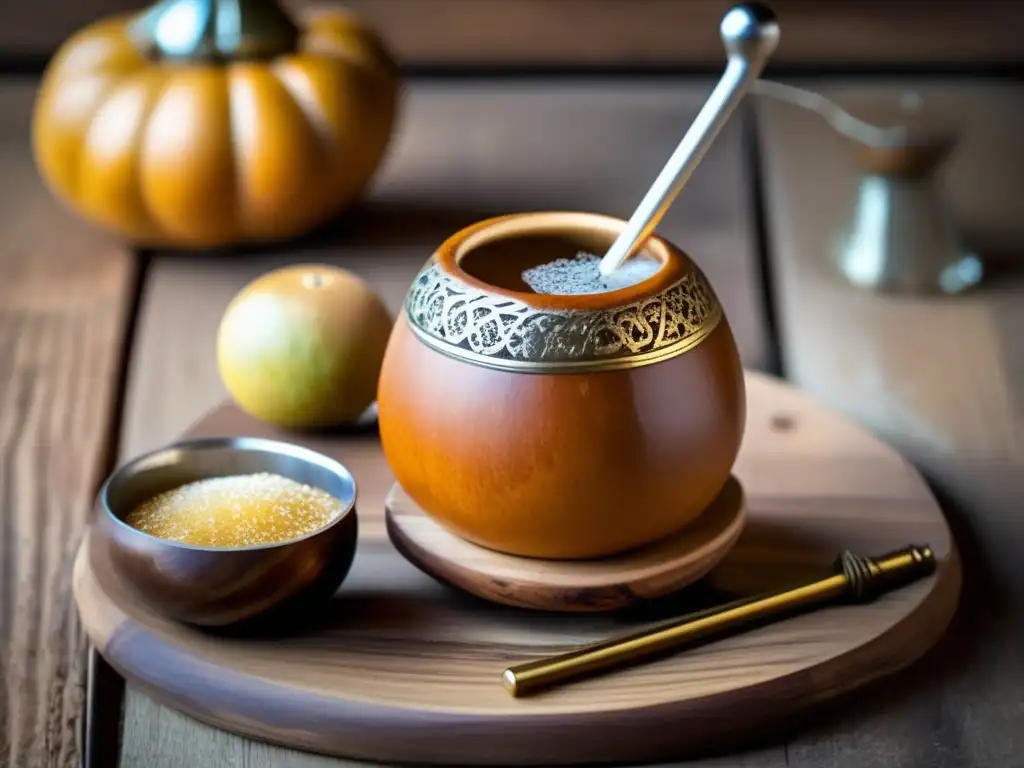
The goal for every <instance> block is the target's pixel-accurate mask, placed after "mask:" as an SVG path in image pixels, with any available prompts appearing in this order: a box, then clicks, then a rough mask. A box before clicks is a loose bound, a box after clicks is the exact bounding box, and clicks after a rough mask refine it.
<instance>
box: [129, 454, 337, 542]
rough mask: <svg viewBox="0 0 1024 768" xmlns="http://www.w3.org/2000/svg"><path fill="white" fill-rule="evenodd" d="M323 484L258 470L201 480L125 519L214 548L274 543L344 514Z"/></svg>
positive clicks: (166, 494)
mask: <svg viewBox="0 0 1024 768" xmlns="http://www.w3.org/2000/svg"><path fill="white" fill-rule="evenodd" d="M342 508H343V505H342V502H341V501H340V500H339V499H337V498H335V497H334V496H332V495H331V494H329V493H327V492H326V491H322V490H320V489H319V488H313V487H311V486H309V485H304V484H302V483H298V482H296V481H294V480H291V479H289V478H286V477H282V476H280V475H276V474H272V473H269V472H259V473H255V474H250V475H229V476H227V477H214V478H208V479H204V480H197V481H196V482H193V483H187V484H186V485H182V486H179V487H178V488H174V489H172V490H170V491H165V492H164V493H161V494H159V495H158V496H154V497H153V498H152V499H149V500H148V501H146V502H144V503H143V504H141V505H140V506H138V507H137V508H136V509H134V510H132V512H131V513H130V514H129V515H128V516H127V517H126V518H125V522H126V523H128V525H130V526H132V527H133V528H137V529H138V530H140V531H143V532H144V533H148V534H150V535H152V536H157V537H159V538H162V539H170V540H173V541H180V542H183V543H186V544H195V545H199V546H210V547H244V546H253V545H259V544H271V543H275V542H280V541H287V540H288V539H295V538H299V537H301V536H305V535H307V534H309V533H312V532H313V531H315V530H317V529H318V528H322V527H323V526H324V525H326V524H327V523H329V522H330V521H331V520H333V519H334V518H336V517H337V516H338V515H339V514H341V512H342Z"/></svg>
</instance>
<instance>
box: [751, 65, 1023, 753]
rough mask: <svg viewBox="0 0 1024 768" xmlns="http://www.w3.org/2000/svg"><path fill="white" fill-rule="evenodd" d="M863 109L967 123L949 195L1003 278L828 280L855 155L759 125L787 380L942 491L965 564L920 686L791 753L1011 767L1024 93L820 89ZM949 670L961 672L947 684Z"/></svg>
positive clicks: (823, 136) (951, 86) (931, 87)
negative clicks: (969, 281)
mask: <svg viewBox="0 0 1024 768" xmlns="http://www.w3.org/2000/svg"><path fill="white" fill-rule="evenodd" d="M802 85H804V86H805V87H811V88H818V89H821V90H822V91H823V92H825V93H826V94H828V95H831V96H833V97H834V98H837V99H840V100H841V102H842V103H844V104H845V105H847V106H848V107H850V108H853V109H857V110H860V109H874V108H876V107H878V106H879V105H880V104H882V102H881V101H880V100H881V99H886V98H889V97H891V96H893V95H895V94H898V93H900V92H901V91H902V90H904V89H905V88H908V89H918V90H919V91H920V92H921V93H922V94H923V95H924V96H925V99H926V100H927V103H929V104H931V105H932V106H933V108H934V109H935V110H936V114H937V115H939V116H942V117H948V116H950V115H955V116H958V117H960V118H962V119H963V120H964V122H965V133H964V139H963V140H964V144H963V146H962V147H961V148H960V150H959V151H958V153H957V154H956V155H954V156H953V157H952V158H951V159H950V162H949V165H948V168H947V169H946V174H945V176H944V183H945V186H946V190H947V192H948V195H949V197H950V200H951V205H952V210H953V213H954V217H955V218H956V220H957V221H958V223H959V225H960V226H961V227H962V228H963V229H964V230H965V231H966V232H968V233H969V236H970V239H971V241H972V242H973V243H976V244H977V245H978V248H979V249H980V251H981V253H982V255H983V256H985V255H987V256H989V257H991V258H992V260H993V264H994V265H995V266H996V267H997V270H996V271H997V274H996V275H995V276H994V277H993V279H992V280H991V281H990V282H988V283H987V284H985V285H983V286H982V287H981V289H980V290H978V291H976V292H975V293H973V294H971V295H965V296H962V297H958V298H926V297H916V296H903V297H900V296H889V297H885V296H880V295H877V294H875V293H872V292H862V291H860V290H856V289H854V288H852V287H850V286H849V285H847V284H845V283H844V282H842V281H841V280H840V279H839V278H838V277H837V276H836V273H835V271H834V270H832V269H831V268H830V263H829V261H828V257H827V253H828V246H829V238H830V235H831V233H832V232H834V231H835V229H836V227H837V226H838V225H839V222H840V221H841V219H842V216H843V215H844V213H843V212H844V210H846V206H847V205H848V204H849V203H850V201H851V199H852V194H853V192H854V189H855V183H856V172H855V168H854V163H853V158H852V157H851V155H850V154H849V147H848V146H847V145H846V144H845V143H844V142H843V140H841V139H840V138H839V137H837V136H836V135H835V134H834V133H833V132H832V131H831V129H830V128H828V127H827V126H826V125H825V124H824V122H822V121H820V120H818V119H817V118H816V117H814V116H812V115H810V114H807V113H803V112H801V111H799V110H796V109H794V108H792V107H789V106H787V105H783V104H778V103H770V102H762V103H761V104H760V105H759V107H760V117H761V127H762V129H763V157H764V163H765V195H766V199H767V212H768V229H769V232H770V233H771V241H770V250H771V253H772V264H773V267H774V270H773V273H774V279H775V283H776V299H777V301H776V304H777V306H778V313H779V325H780V335H781V340H780V343H781V346H782V351H783V359H784V362H785V368H786V372H787V374H788V375H789V376H790V377H791V378H792V379H793V380H794V381H795V382H796V383H797V384H798V385H800V386H802V387H804V388H805V389H807V390H808V391H810V392H811V393H812V394H814V395H816V396H817V397H818V398H819V399H821V400H822V401H824V402H825V403H827V404H829V405H831V406H832V407H834V408H836V409H838V410H839V411H841V412H844V413H846V414H848V415H850V416H852V417H854V418H855V419H857V420H859V421H860V422H861V423H862V424H864V425H866V426H868V427H870V428H871V429H873V430H874V431H875V432H876V433H877V434H879V435H881V436H882V437H883V438H885V439H886V440H888V441H889V442H890V443H891V444H892V445H894V446H895V447H896V448H897V449H899V450H901V451H902V452H903V453H904V455H905V456H907V457H908V458H909V459H910V460H912V461H914V462H915V463H916V464H917V465H918V466H920V467H921V469H922V470H923V471H924V472H925V473H926V475H927V476H928V477H929V479H930V481H931V482H932V484H933V486H934V487H935V488H936V489H937V491H938V492H939V494H940V495H941V497H942V498H943V499H944V500H945V501H946V503H947V508H948V510H949V512H950V515H951V517H952V519H953V522H954V523H955V527H956V528H957V533H958V535H959V538H960V546H961V547H962V549H964V550H965V560H966V565H965V573H966V579H967V581H966V585H965V595H964V598H963V600H962V603H961V605H962V614H961V616H960V617H959V622H958V625H957V626H956V627H954V630H953V631H952V632H951V633H950V636H949V638H948V640H947V642H946V643H944V644H943V646H942V647H940V648H939V649H938V650H937V651H936V653H935V654H933V656H932V658H931V659H930V660H929V661H928V662H927V663H925V664H922V665H921V666H920V667H919V668H918V669H917V670H915V671H914V672H913V673H911V674H909V675H907V676H905V677H904V678H902V679H901V680H896V681H894V682H893V683H892V684H891V685H890V686H887V687H886V688H885V689H884V690H879V691H875V692H874V693H872V694H869V695H866V696H865V697H864V698H863V699H862V700H861V703H860V704H859V705H858V706H857V707H856V709H858V710H859V712H858V713H857V714H856V715H854V716H852V717H847V718H844V719H843V720H841V721H838V722H837V721H834V720H833V721H832V722H828V721H826V722H825V723H824V724H822V726H821V727H820V728H818V729H816V730H814V731H811V732H809V733H807V734H804V735H803V736H802V737H800V738H799V739H797V740H795V741H794V742H793V743H792V744H790V746H789V759H790V762H791V764H793V765H807V766H812V765H814V766H820V765H828V766H855V765H856V766H861V765H936V766H946V765H950V766H952V765H957V766H960V765H969V766H988V765H1010V764H1012V763H1014V762H1015V761H1016V760H1019V759H1020V755H1021V753H1022V750H1024V737H1022V734H1021V733H1020V727H1019V726H1020V722H1021V717H1022V715H1024V654H1022V653H1021V646H1020V640H1019V638H1020V634H1019V633H1020V628H1021V623H1022V622H1021V620H1020V616H1021V611H1020V608H1021V606H1022V605H1024V570H1022V569H1021V567H1020V552H1021V549H1022V546H1024V518H1022V517H1021V516H1020V515H1019V513H1018V509H1019V506H1020V500H1021V498H1024V475H1022V473H1021V467H1022V466H1024V441H1022V439H1021V437H1022V435H1024V418H1022V411H1021V403H1024V377H1022V375H1021V372H1022V370H1024V368H1022V365H1021V361H1022V360H1024V337H1022V336H1021V333H1020V329H1021V327H1024V279H1022V277H1021V274H1020V266H1021V264H1022V263H1024V152H1022V151H1021V144H1020V136H1021V135H1022V132H1024V87H1021V86H1020V85H1019V84H1016V83H986V82H973V83H971V82H966V83H952V82H943V83H941V84H939V83H934V82H933V83H913V82H907V83H893V84H891V85H889V86H885V87H880V86H879V85H878V84H876V83H860V84H857V83H850V84H846V85H839V84H835V83H831V84H830V83H828V82H819V81H809V82H805V83H802ZM944 666H945V670H944V669H943V667H944Z"/></svg>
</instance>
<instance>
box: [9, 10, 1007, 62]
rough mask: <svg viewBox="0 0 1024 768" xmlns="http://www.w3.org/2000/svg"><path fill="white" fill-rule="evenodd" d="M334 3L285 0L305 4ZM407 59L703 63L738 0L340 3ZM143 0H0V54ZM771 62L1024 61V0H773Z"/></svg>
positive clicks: (714, 57)
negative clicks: (776, 34) (778, 33)
mask: <svg viewBox="0 0 1024 768" xmlns="http://www.w3.org/2000/svg"><path fill="white" fill-rule="evenodd" d="M332 1H333V2H335V3H337V2H338V0H285V4H286V5H287V6H288V7H290V8H293V9H295V10H297V11H302V10H304V9H306V8H311V9H313V10H316V9H319V8H321V7H323V6H325V5H328V4H330V3H331V2H332ZM343 4H344V5H345V6H347V7H350V8H352V9H353V10H355V11H356V12H358V13H359V14H361V15H362V16H363V17H364V18H366V20H367V21H369V22H370V23H371V24H373V25H374V26H375V27H376V28H377V29H379V30H380V32H381V34H382V35H383V36H384V38H385V39H386V40H387V41H388V42H389V43H390V45H391V47H392V48H393V50H394V52H395V55H396V56H397V58H398V59H399V60H400V61H401V62H402V63H403V64H405V65H411V66H431V65H433V66H437V65H449V66H468V67H471V66H479V65H484V66H532V65H542V66H550V65H556V66H573V67H576V66H581V67H587V66H598V67H611V66H699V67H708V66H712V67H717V66H719V65H720V64H721V62H722V59H723V55H722V47H721V41H720V40H719V37H718V22H719V21H720V20H721V17H722V14H723V13H724V12H725V10H726V9H727V8H728V7H729V6H730V5H732V4H733V3H732V0H686V2H680V1H679V0H629V2H621V0H555V1H554V2H552V0H482V1H481V2H469V1H468V0H344V3H343ZM145 5H147V3H146V2H144V0H37V2H33V3H5V4H3V5H2V6H0V55H2V56H4V57H7V58H12V57H26V56H28V57H42V56H48V55H50V54H51V53H52V52H53V51H54V50H55V49H56V47H57V46H58V45H60V43H61V42H62V41H63V40H65V39H66V38H67V37H68V36H69V35H70V34H72V33H73V32H74V31H75V30H77V29H79V28H81V27H82V26H84V25H85V24H87V23H89V22H90V21H92V20H93V19H96V18H99V17H100V16H104V15H107V14H111V13H118V12H121V11H125V10H133V9H136V8H141V7H144V6H145ZM770 5H771V7H772V8H773V9H774V10H775V12H776V14H777V15H778V17H779V19H780V21H781V23H782V28H783V35H782V42H781V44H780V46H779V49H778V51H777V53H776V55H775V56H773V64H783V65H801V64H813V65H821V64H831V65H846V66H851V65H879V64H881V65H892V64H913V65H931V64H936V63H939V64H946V65H956V64H965V63H966V64H990V65H991V64H1003V63H1014V64H1018V65H1019V64H1020V63H1021V62H1022V61H1024V52H1022V51H1024V49H1022V47H1021V45H1020V29H1021V25H1022V24H1024V6H1022V5H1021V4H1020V3H1014V2H1007V0H974V2H970V3H966V2H961V0H890V1H889V2H885V3H879V2H871V1H870V0H829V1H828V2H821V1H820V0H819V2H814V3H812V2H807V0H774V2H772V3H771V4H770Z"/></svg>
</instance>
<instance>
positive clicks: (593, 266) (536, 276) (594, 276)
mask: <svg viewBox="0 0 1024 768" xmlns="http://www.w3.org/2000/svg"><path fill="white" fill-rule="evenodd" d="M600 263H601V257H600V256H595V255H594V254H592V253H578V254H576V257H575V258H572V259H555V260H554V261H550V262H548V263H546V264H538V265H537V266H536V267H531V268H530V269H527V270H525V271H524V272H523V273H522V277H523V282H525V283H526V284H527V285H528V286H530V288H531V289H532V290H533V291H534V292H536V293H550V294H582V293H604V292H606V291H617V290H619V289H620V288H627V287H629V286H631V285H636V284H637V283H639V282H642V281H644V280H646V279H647V278H649V277H650V276H651V275H653V274H654V273H655V272H657V271H658V268H659V267H660V266H661V265H660V264H659V263H658V262H657V261H655V260H654V259H651V258H649V257H646V256H634V257H633V258H631V259H627V260H626V261H625V262H624V263H623V264H622V266H621V267H619V268H618V269H616V270H615V271H614V272H612V273H611V274H610V275H607V276H605V275H602V274H601V271H600V269H599V268H598V267H599V265H600Z"/></svg>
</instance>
